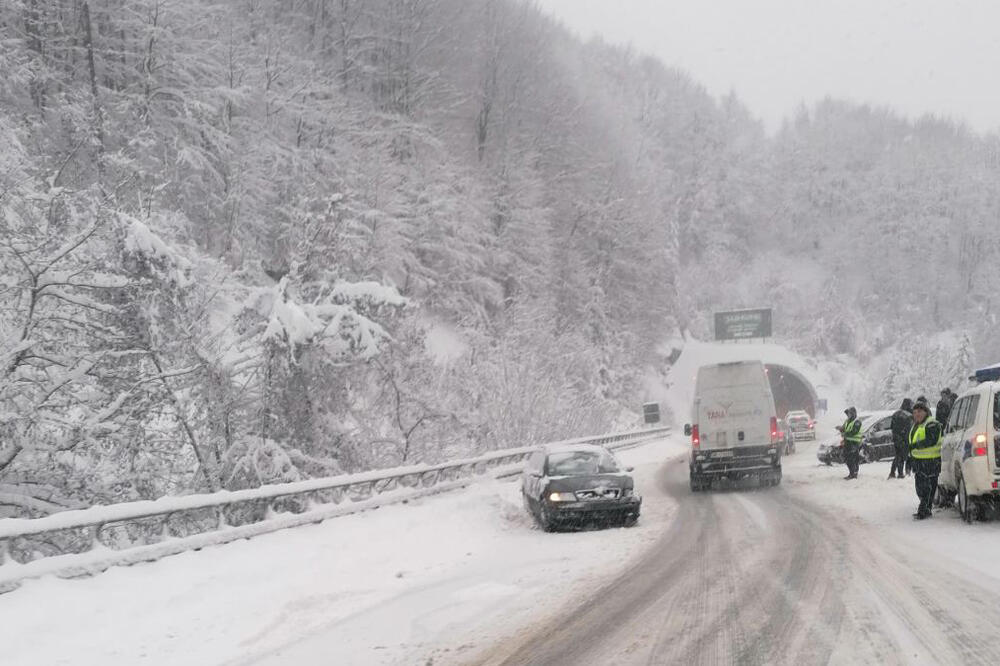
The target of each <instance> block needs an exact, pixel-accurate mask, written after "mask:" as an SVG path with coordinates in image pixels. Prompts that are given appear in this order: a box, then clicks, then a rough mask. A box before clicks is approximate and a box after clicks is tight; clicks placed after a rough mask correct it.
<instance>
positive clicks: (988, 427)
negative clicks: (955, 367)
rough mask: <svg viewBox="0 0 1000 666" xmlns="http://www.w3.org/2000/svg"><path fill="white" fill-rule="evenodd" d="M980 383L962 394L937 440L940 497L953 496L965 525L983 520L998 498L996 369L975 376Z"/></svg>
mask: <svg viewBox="0 0 1000 666" xmlns="http://www.w3.org/2000/svg"><path fill="white" fill-rule="evenodd" d="M976 378H977V379H980V380H981V381H980V384H979V385H978V386H976V387H975V388H971V389H969V390H968V391H965V392H964V393H962V395H961V396H960V397H959V398H958V400H957V401H956V402H955V405H954V407H952V411H951V417H950V418H949V419H948V425H947V427H946V428H945V431H944V436H943V437H942V438H941V477H940V478H939V479H938V485H939V486H940V487H941V491H942V493H941V494H942V496H945V497H947V496H952V497H954V496H955V495H957V496H958V497H957V499H958V510H959V513H961V514H962V518H963V519H964V520H965V521H966V522H972V519H973V518H974V517H975V518H980V519H983V518H985V516H986V503H987V502H989V501H995V500H996V499H998V498H1000V468H998V467H997V460H998V455H997V454H998V453H1000V367H997V368H987V369H986V370H980V371H979V372H977V373H976Z"/></svg>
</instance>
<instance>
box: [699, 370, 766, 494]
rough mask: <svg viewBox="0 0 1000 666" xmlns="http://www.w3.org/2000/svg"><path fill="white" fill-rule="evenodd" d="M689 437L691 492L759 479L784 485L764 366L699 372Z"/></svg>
mask: <svg viewBox="0 0 1000 666" xmlns="http://www.w3.org/2000/svg"><path fill="white" fill-rule="evenodd" d="M692 421H693V422H692V423H690V424H688V425H687V426H685V428H684V432H685V434H687V435H690V437H691V463H690V469H691V490H692V491H695V492H698V491H700V490H708V489H710V488H711V487H712V481H713V480H715V479H719V478H728V479H741V478H745V477H756V478H758V479H759V480H760V483H761V485H767V486H774V485H778V484H779V483H780V482H781V450H780V449H781V447H779V446H778V438H779V433H778V418H777V414H776V412H775V409H774V396H773V395H772V394H771V385H770V382H769V381H768V378H767V371H766V370H765V369H764V365H763V363H761V362H760V361H738V362H735V363H719V364H716V365H706V366H702V367H701V368H699V369H698V379H697V382H696V384H695V392H694V409H693V412H692Z"/></svg>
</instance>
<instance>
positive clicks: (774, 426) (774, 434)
mask: <svg viewBox="0 0 1000 666" xmlns="http://www.w3.org/2000/svg"><path fill="white" fill-rule="evenodd" d="M777 439H778V417H777V416H772V417H771V443H774V442H775V441H776V440H777Z"/></svg>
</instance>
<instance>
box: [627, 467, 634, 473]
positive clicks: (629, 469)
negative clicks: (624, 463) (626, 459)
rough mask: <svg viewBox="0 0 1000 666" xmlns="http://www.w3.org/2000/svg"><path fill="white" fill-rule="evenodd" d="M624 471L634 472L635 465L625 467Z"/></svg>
mask: <svg viewBox="0 0 1000 666" xmlns="http://www.w3.org/2000/svg"><path fill="white" fill-rule="evenodd" d="M625 471H626V472H634V471H635V467H626V468H625Z"/></svg>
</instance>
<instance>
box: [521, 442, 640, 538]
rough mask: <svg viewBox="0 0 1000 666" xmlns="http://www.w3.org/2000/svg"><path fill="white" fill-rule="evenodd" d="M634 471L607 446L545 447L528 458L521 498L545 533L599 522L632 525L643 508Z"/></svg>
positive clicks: (522, 481)
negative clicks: (620, 463) (636, 487)
mask: <svg viewBox="0 0 1000 666" xmlns="http://www.w3.org/2000/svg"><path fill="white" fill-rule="evenodd" d="M631 471H632V468H631V467H628V468H622V466H621V465H619V463H618V461H617V460H615V457H614V456H613V455H611V452H610V451H608V450H607V449H605V448H604V447H602V446H594V445H590V444H582V445H573V446H555V447H546V448H543V449H540V450H539V451H538V452H537V453H535V454H533V455H532V456H531V458H530V459H529V460H528V464H527V465H526V466H525V469H524V474H523V475H522V477H521V494H522V496H523V497H524V503H525V506H526V507H527V509H528V511H529V512H530V513H531V515H533V516H534V517H535V520H536V521H538V524H539V526H540V527H541V528H542V529H543V530H545V531H546V532H550V531H553V530H555V529H558V528H560V527H582V526H585V525H595V524H600V525H609V524H616V525H624V526H626V527H631V526H632V525H635V523H636V521H637V520H639V509H640V507H641V505H642V498H640V497H639V496H638V495H637V494H636V492H635V481H634V480H633V478H632V476H631V475H630V474H629V472H631Z"/></svg>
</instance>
